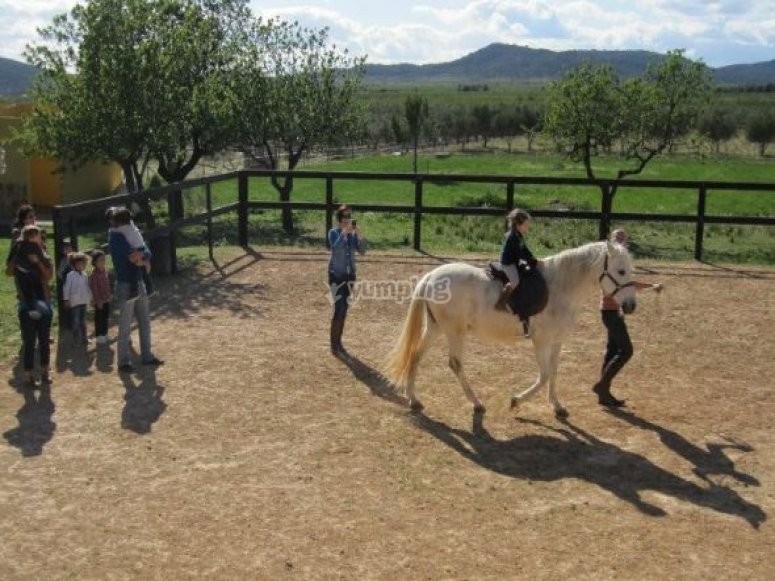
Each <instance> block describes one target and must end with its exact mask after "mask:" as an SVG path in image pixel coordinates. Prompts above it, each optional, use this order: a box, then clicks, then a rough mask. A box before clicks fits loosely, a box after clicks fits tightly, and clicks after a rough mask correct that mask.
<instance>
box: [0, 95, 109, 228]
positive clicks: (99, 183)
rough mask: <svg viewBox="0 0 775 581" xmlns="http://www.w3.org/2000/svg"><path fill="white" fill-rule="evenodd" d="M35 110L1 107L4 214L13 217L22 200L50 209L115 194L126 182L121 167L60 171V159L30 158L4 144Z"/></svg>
mask: <svg viewBox="0 0 775 581" xmlns="http://www.w3.org/2000/svg"><path fill="white" fill-rule="evenodd" d="M32 108H33V106H32V105H31V104H17V105H1V104H0V147H1V148H2V149H3V151H2V152H0V215H4V216H9V210H10V212H11V213H13V211H14V210H15V208H16V207H17V206H18V204H19V203H20V202H21V201H22V200H27V201H28V202H29V203H31V204H33V205H34V206H36V207H38V208H48V207H52V206H57V205H60V204H71V203H74V202H82V201H84V200H93V199H95V198H101V197H105V196H108V195H110V194H112V193H113V192H114V191H115V190H116V188H118V186H119V185H120V184H121V180H122V172H121V168H120V167H119V166H118V164H115V163H89V164H86V165H84V166H83V167H81V168H79V169H78V170H75V171H69V170H66V171H64V172H57V171H56V170H57V167H58V164H57V162H56V160H53V159H46V158H42V157H32V158H28V157H25V156H23V155H22V153H21V152H20V151H18V150H17V149H15V148H14V147H13V146H11V145H8V144H5V145H2V142H3V140H4V139H6V138H7V137H9V136H10V135H11V131H12V130H13V129H14V128H17V127H20V126H21V123H22V119H23V118H24V116H25V115H29V114H30V112H31V111H32Z"/></svg>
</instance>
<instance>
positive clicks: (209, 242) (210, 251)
mask: <svg viewBox="0 0 775 581" xmlns="http://www.w3.org/2000/svg"><path fill="white" fill-rule="evenodd" d="M211 189H212V188H211V187H210V183H209V182H208V183H207V185H205V205H206V208H207V255H208V256H209V257H210V262H215V257H214V255H213V196H212V191H211Z"/></svg>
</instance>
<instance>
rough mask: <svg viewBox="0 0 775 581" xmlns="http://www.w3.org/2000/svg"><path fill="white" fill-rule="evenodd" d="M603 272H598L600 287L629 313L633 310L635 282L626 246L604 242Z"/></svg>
mask: <svg viewBox="0 0 775 581" xmlns="http://www.w3.org/2000/svg"><path fill="white" fill-rule="evenodd" d="M605 251H606V255H605V260H604V261H603V272H602V273H601V274H600V288H602V289H603V292H604V293H605V294H607V295H610V296H612V297H613V298H614V300H616V302H617V303H619V305H620V306H621V307H622V311H624V312H625V313H627V314H629V313H632V312H633V311H634V310H635V305H636V304H637V302H636V298H635V294H636V293H635V283H634V282H633V274H632V258H630V253H629V252H628V251H627V248H626V247H625V246H623V245H622V244H618V243H616V242H611V241H609V242H607V243H606V250H605Z"/></svg>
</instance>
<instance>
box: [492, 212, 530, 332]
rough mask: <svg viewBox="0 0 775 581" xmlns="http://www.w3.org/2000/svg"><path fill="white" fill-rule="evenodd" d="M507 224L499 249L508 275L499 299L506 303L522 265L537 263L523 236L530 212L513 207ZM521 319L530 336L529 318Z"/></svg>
mask: <svg viewBox="0 0 775 581" xmlns="http://www.w3.org/2000/svg"><path fill="white" fill-rule="evenodd" d="M508 224H509V230H508V232H506V238H505V240H504V241H503V248H502V250H501V266H502V267H503V272H505V273H506V276H508V277H509V284H507V285H506V286H505V287H504V288H503V294H502V296H501V298H500V301H499V302H500V303H501V304H506V303H507V302H508V300H509V299H510V298H511V295H512V294H513V292H514V290H515V289H516V288H517V286H519V269H520V268H524V267H528V268H536V267H537V266H538V263H539V261H538V260H537V259H536V257H535V256H533V253H532V252H530V249H529V248H528V247H527V244H526V243H525V238H524V235H525V234H527V230H528V227H529V226H530V214H528V213H527V212H526V211H525V210H520V209H518V208H515V209H514V210H512V211H511V212H509V215H508ZM523 264H524V266H523ZM521 320H522V328H523V333H524V335H525V337H530V320H529V319H528V318H521Z"/></svg>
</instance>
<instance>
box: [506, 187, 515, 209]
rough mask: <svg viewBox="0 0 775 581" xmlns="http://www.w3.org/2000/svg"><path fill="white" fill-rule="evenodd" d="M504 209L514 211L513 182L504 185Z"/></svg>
mask: <svg viewBox="0 0 775 581" xmlns="http://www.w3.org/2000/svg"><path fill="white" fill-rule="evenodd" d="M506 209H507V210H513V209H514V182H509V183H507V184H506Z"/></svg>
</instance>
